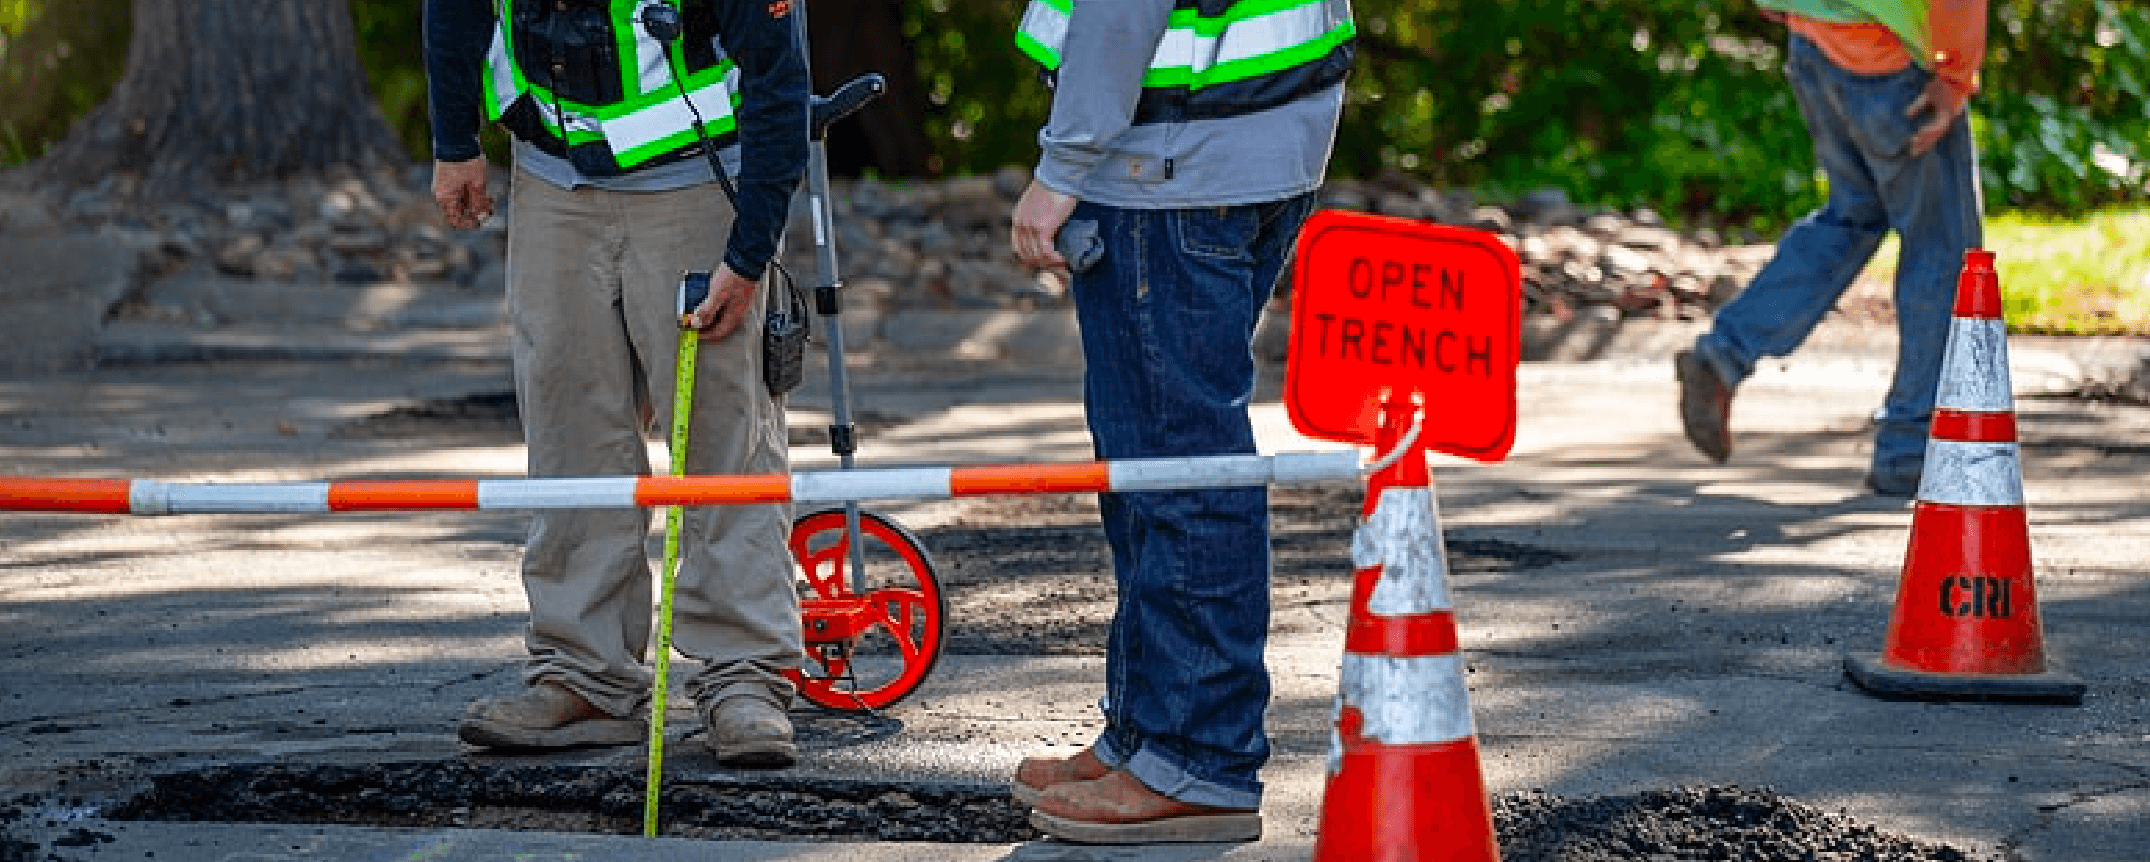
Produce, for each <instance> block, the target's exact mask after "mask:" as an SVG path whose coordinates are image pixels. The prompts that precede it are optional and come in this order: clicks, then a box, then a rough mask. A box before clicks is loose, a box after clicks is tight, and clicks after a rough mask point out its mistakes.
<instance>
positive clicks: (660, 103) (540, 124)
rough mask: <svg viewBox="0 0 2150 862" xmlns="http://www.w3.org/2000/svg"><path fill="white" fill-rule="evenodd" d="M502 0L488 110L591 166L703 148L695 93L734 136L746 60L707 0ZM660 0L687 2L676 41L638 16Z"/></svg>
mask: <svg viewBox="0 0 2150 862" xmlns="http://www.w3.org/2000/svg"><path fill="white" fill-rule="evenodd" d="M494 2H495V3H496V4H497V5H498V15H497V16H496V17H497V19H498V24H497V25H496V26H495V27H494V28H493V44H492V49H491V50H490V51H489V52H487V62H486V64H485V87H484V90H485V110H486V115H487V116H488V117H489V118H491V119H493V120H495V121H498V122H499V123H500V124H501V125H503V126H505V127H506V128H507V129H508V130H509V131H511V132H513V133H515V135H516V137H518V138H521V139H522V140H525V141H528V142H530V143H532V144H534V145H536V146H537V147H538V148H539V149H541V150H544V151H545V152H547V153H550V154H552V155H554V156H558V157H560V158H564V159H567V160H568V161H569V162H570V163H572V164H573V165H574V166H575V168H576V170H579V171H581V172H582V173H583V174H585V175H588V176H593V177H606V176H617V175H619V174H622V173H625V172H628V171H632V170H635V169H636V168H641V167H646V166H649V165H656V164H663V163H666V162H671V161H676V160H679V159H682V158H687V157H690V156H697V155H699V154H700V153H701V141H700V139H699V138H697V137H696V135H695V132H694V114H693V113H692V111H690V110H689V105H688V102H687V100H686V99H687V98H691V99H692V100H693V105H692V107H693V109H694V110H698V111H700V112H701V116H702V120H703V124H704V128H705V130H706V131H707V133H708V134H709V136H710V140H711V143H712V144H713V145H714V146H716V147H718V148H720V149H721V148H723V147H726V146H730V145H731V144H732V143H734V142H735V141H736V139H737V137H738V134H737V123H736V121H735V119H734V116H733V112H734V110H735V108H736V107H737V105H738V100H739V95H738V78H739V71H738V67H737V65H736V64H734V63H733V62H732V61H731V60H730V59H728V58H726V57H725V56H724V52H723V48H722V47H721V46H720V45H719V43H718V42H717V39H716V24H715V18H714V16H713V15H712V14H710V13H709V8H710V7H709V5H708V3H706V2H696V0H686V2H684V3H682V2H681V0H494ZM662 3H671V4H673V5H675V6H684V8H683V9H682V12H681V18H682V22H681V23H682V25H683V29H684V35H683V37H682V38H680V39H678V40H676V41H675V42H674V43H673V44H672V45H671V46H670V47H669V48H668V47H667V46H666V45H665V44H664V43H662V42H659V41H657V40H656V39H654V38H652V37H651V36H650V35H649V34H648V33H646V32H644V30H643V27H642V25H641V24H640V23H639V22H640V20H641V14H642V9H643V8H644V7H646V6H650V5H653V4H662ZM675 74H676V75H677V76H678V77H677V79H676V82H675V78H674V75H675ZM682 89H684V90H685V93H686V95H685V98H683V97H682V95H681V90H682Z"/></svg>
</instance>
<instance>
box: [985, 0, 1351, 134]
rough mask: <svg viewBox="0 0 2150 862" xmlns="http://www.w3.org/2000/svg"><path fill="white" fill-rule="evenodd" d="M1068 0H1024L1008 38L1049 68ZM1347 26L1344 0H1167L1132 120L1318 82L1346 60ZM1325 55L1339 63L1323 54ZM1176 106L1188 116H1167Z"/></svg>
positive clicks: (1222, 112)
mask: <svg viewBox="0 0 2150 862" xmlns="http://www.w3.org/2000/svg"><path fill="white" fill-rule="evenodd" d="M1076 2H1079V0H1031V2H1030V6H1029V8H1027V9H1025V10H1024V12H1023V22H1022V25H1021V26H1020V27H1019V28H1018V32H1017V34H1016V39H1015V41H1016V47H1017V48H1019V49H1020V50H1021V51H1022V52H1023V53H1024V54H1027V55H1029V56H1030V58H1031V59H1033V60H1036V61H1038V63H1039V64H1041V65H1043V66H1044V67H1045V68H1046V70H1047V71H1048V72H1057V71H1058V70H1059V68H1060V62H1061V54H1060V51H1061V45H1062V43H1063V42H1065V41H1066V39H1067V30H1068V21H1069V19H1070V18H1071V17H1073V15H1074V8H1075V6H1074V4H1075V3H1076ZM1356 33H1357V30H1356V29H1355V28H1354V26H1353V25H1352V21H1351V3H1350V0H1175V2H1174V3H1173V8H1172V17H1171V20H1170V23H1169V24H1167V26H1166V28H1165V32H1164V35H1163V36H1162V37H1160V38H1159V39H1158V41H1157V48H1156V51H1155V53H1153V54H1152V55H1151V57H1150V65H1149V70H1148V71H1147V72H1145V73H1144V74H1143V76H1142V87H1143V96H1142V100H1141V101H1142V106H1138V108H1137V110H1136V122H1137V123H1141V122H1145V120H1146V119H1147V120H1149V121H1169V120H1174V119H1189V118H1195V119H1198V118H1201V117H1205V116H1229V115H1232V114H1237V113H1249V112H1252V111H1258V110H1262V109H1264V108H1268V107H1273V106H1274V105H1276V104H1281V103H1282V102H1286V101H1290V100H1292V99H1296V98H1298V97H1300V96H1304V95H1308V94H1309V93H1312V92H1315V91H1319V90H1321V89H1325V88H1327V87H1328V86H1330V85H1332V84H1334V83H1335V82H1336V81H1337V80H1340V79H1341V77H1342V71H1343V68H1344V67H1348V66H1349V65H1350V64H1349V58H1350V56H1351V55H1350V52H1351V50H1352V37H1353V36H1354V35H1356ZM1333 58H1341V59H1342V61H1343V62H1341V63H1338V62H1328V63H1324V62H1322V61H1324V60H1332V59H1333ZM1317 67H1319V68H1322V69H1324V70H1325V71H1324V72H1323V73H1321V74H1320V75H1318V76H1310V75H1308V74H1307V73H1308V72H1309V71H1310V70H1312V69H1314V68H1317ZM1168 105H1177V106H1181V107H1182V110H1179V111H1173V110H1171V109H1169V108H1166V107H1164V106H1168ZM1185 109H1192V110H1193V111H1194V115H1193V116H1192V117H1185V116H1174V114H1175V113H1177V114H1185V113H1186V110H1185ZM1160 111H1162V113H1163V115H1161V116H1160V115H1157V114H1159V113H1160ZM1146 114H1148V115H1153V116H1148V117H1147V118H1146V117H1145V115H1146Z"/></svg>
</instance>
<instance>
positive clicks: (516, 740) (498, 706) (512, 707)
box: [456, 680, 649, 748]
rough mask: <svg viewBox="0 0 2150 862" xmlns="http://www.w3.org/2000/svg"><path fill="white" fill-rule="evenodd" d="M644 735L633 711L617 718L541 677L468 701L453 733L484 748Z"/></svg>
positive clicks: (627, 741) (606, 741) (618, 741)
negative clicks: (513, 690) (507, 693)
mask: <svg viewBox="0 0 2150 862" xmlns="http://www.w3.org/2000/svg"><path fill="white" fill-rule="evenodd" d="M648 734H649V728H648V726H647V725H645V724H643V720H642V718H641V717H639V716H630V717H627V718H620V717H618V716H614V715H610V714H607V713H606V712H604V711H603V710H600V709H598V708H597V707H595V706H592V705H591V704H590V702H589V701H587V700H584V699H583V698H582V695H579V694H576V693H575V692H573V691H572V690H569V689H568V687H567V686H564V685H561V684H560V683H557V682H553V681H550V680H547V681H545V682H540V683H538V684H536V685H533V686H530V687H529V688H526V689H523V691H522V693H520V694H517V695H515V696H513V697H505V698H492V699H487V700H480V701H478V702H476V703H472V704H471V705H470V708H469V709H467V710H465V711H464V713H463V722H462V724H461V725H459V726H458V727H457V728H456V736H458V737H460V738H462V740H463V741H464V742H467V743H470V744H471V745H479V746H484V747H487V748H580V747H583V746H594V745H632V744H634V743H636V742H640V741H642V740H643V738H644V737H646V736H647V735H648Z"/></svg>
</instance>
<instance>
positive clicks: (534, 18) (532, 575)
mask: <svg viewBox="0 0 2150 862" xmlns="http://www.w3.org/2000/svg"><path fill="white" fill-rule="evenodd" d="M648 8H651V7H650V6H649V5H648V4H645V3H644V2H641V0H544V2H536V0H510V2H504V3H503V2H495V0H427V2H426V4H425V59H426V73H427V78H428V81H429V84H430V88H431V97H432V104H431V113H432V121H433V154H434V174H433V195H434V197H435V199H436V200H437V201H438V203H439V204H440V208H441V212H442V213H443V215H445V216H446V218H447V221H448V223H449V224H450V225H452V226H454V227H458V228H471V227H476V226H477V225H478V223H479V222H480V221H481V220H483V219H484V218H486V217H487V216H489V215H490V214H491V212H492V198H491V196H490V194H489V193H488V192H487V190H486V175H487V173H488V168H487V165H486V160H485V158H484V156H483V154H482V151H481V150H480V148H479V144H478V131H479V127H480V125H481V124H482V123H483V122H484V121H485V120H487V119H491V120H495V121H498V122H499V123H500V124H501V125H502V126H504V127H505V128H506V129H507V130H508V131H509V132H510V133H512V134H513V136H514V140H515V143H514V163H515V179H514V189H513V195H512V197H511V200H510V205H511V211H510V213H509V216H510V218H509V237H508V307H509V312H510V315H511V317H512V319H513V324H514V329H515V343H514V348H513V358H514V364H515V389H516V400H517V404H518V406H519V407H520V409H521V413H522V420H523V436H524V440H525V442H526V443H527V444H528V446H529V462H530V463H529V472H530V475H531V476H532V477H575V476H622V475H643V474H647V473H648V472H649V471H650V466H649V457H648V450H647V448H646V443H645V434H646V431H647V430H648V425H649V421H648V417H650V416H651V415H657V416H670V415H671V412H672V406H671V390H672V385H671V384H672V379H673V368H672V362H673V358H674V357H675V356H677V344H678V342H677V339H679V338H681V337H683V336H682V334H681V331H680V322H679V317H678V315H677V312H676V311H675V304H676V301H677V300H676V298H675V294H676V291H677V288H678V285H679V280H680V274H681V273H682V272H684V271H686V270H700V269H714V270H715V273H714V276H713V279H712V282H711V287H710V296H709V299H708V301H706V302H704V303H703V304H702V305H701V306H700V307H699V308H696V309H694V310H692V312H691V318H692V324H693V325H694V326H695V327H696V328H697V329H699V330H700V331H701V334H700V336H699V337H700V338H701V339H702V340H703V342H704V344H703V345H702V346H701V348H700V351H701V352H700V358H699V362H698V367H699V369H700V378H699V380H698V381H697V389H698V394H697V397H696V398H695V399H694V405H693V406H694V410H693V413H694V415H693V418H692V420H691V422H692V428H693V433H692V434H690V435H689V447H688V448H689V451H688V453H687V459H686V465H687V468H688V469H689V470H690V471H691V472H694V473H704V474H706V473H752V474H770V473H781V472H785V471H786V470H787V469H788V467H789V465H788V449H787V443H786V440H785V434H784V428H783V405H782V404H781V403H778V401H777V400H776V399H773V398H771V397H770V395H769V394H768V392H767V391H766V390H765V389H764V388H763V384H762V375H761V346H760V345H761V339H760V337H759V327H760V326H761V321H762V313H761V301H762V300H761V297H762V295H763V291H761V290H760V289H759V287H758V284H757V282H758V280H759V279H760V277H761V275H762V271H763V268H764V267H765V266H766V265H768V262H769V259H770V258H771V257H772V256H773V255H774V254H775V251H776V245H777V238H778V235H779V234H780V233H781V232H782V231H783V226H784V223H785V219H786V215H787V213H788V212H789V207H790V201H791V196H792V192H793V190H794V189H796V188H797V185H798V180H799V177H800V176H801V175H802V174H803V173H804V172H805V166H806V160H807V126H806V123H807V103H808V98H809V94H810V91H809V89H808V87H809V85H808V83H807V76H806V65H805V61H804V59H803V58H802V57H801V55H800V45H799V39H798V37H797V36H796V35H795V33H794V28H793V22H792V19H791V17H790V15H789V12H788V10H789V6H788V4H782V3H779V4H775V5H771V4H769V3H767V2H765V0H701V2H688V3H685V4H684V5H683V7H682V8H681V9H680V10H679V12H680V17H679V18H677V19H673V20H671V21H669V22H666V21H655V22H645V21H643V20H641V19H640V16H641V14H642V13H643V12H646V11H647V10H648ZM667 11H669V10H667ZM503 15H505V16H506V17H504V18H503V17H501V16H503ZM666 24H670V25H671V26H672V27H676V28H678V30H680V31H683V35H682V34H681V32H673V31H672V30H671V29H670V28H667V27H666V26H665V25H666ZM660 31H662V32H660ZM674 38H677V39H678V43H677V46H676V48H673V47H669V46H668V43H670V42H671V41H672V40H673V39H674ZM729 76H736V77H735V78H734V77H729ZM733 81H736V86H737V88H738V89H737V92H736V93H734V92H732V91H731V86H732V83H731V82H733ZM697 111H698V112H699V113H700V114H701V116H702V117H703V118H704V119H705V120H706V121H707V123H706V125H707V128H708V129H709V132H710V134H712V135H713V136H714V139H713V142H712V145H714V146H717V147H719V155H720V157H721V158H722V159H723V160H724V161H725V162H726V163H727V167H726V171H727V173H730V174H733V175H735V176H736V177H737V178H738V182H737V190H738V200H737V203H738V209H737V211H736V212H734V210H733V207H732V204H731V203H730V202H729V201H728V200H727V198H726V196H725V195H724V194H723V193H722V192H723V189H722V187H721V186H720V185H719V184H718V183H716V182H714V181H713V180H715V179H716V176H715V174H714V172H713V171H712V169H711V166H710V163H709V159H708V158H707V154H706V153H705V152H704V151H703V148H702V147H703V145H702V144H701V143H698V142H697V138H696V135H695V133H694V132H695V128H694V125H693V118H694V113H695V112H697ZM720 241H721V244H720ZM790 520H791V516H790V511H789V507H787V506H783V505H760V506H703V507H696V508H690V509H688V510H687V513H686V517H685V523H684V525H683V529H682V534H681V547H682V548H683V549H684V550H683V552H682V557H681V559H680V563H679V572H678V578H677V587H676V593H675V600H674V608H675V617H674V643H675V644H676V645H677V646H678V648H679V650H680V652H682V653H684V654H685V655H687V656H689V657H691V658H694V659H698V660H699V661H700V662H701V663H702V667H701V669H700V670H699V671H698V672H696V673H695V674H693V675H692V676H690V677H689V678H688V680H687V683H686V685H687V690H688V693H689V694H690V695H691V696H692V697H693V698H694V700H695V703H696V706H697V712H698V713H699V714H700V715H701V716H702V718H703V720H704V721H705V722H706V723H707V725H708V727H707V732H706V736H705V739H706V740H707V742H708V744H709V745H710V747H711V748H712V749H713V751H714V753H715V755H716V758H717V760H718V761H719V762H720V763H724V764H727V765H736V766H758V767H781V766H788V765H790V764H791V763H792V762H793V761H794V759H795V758H796V756H797V754H796V748H795V746H794V743H793V740H792V726H791V721H790V718H789V717H788V716H787V715H786V712H785V711H786V709H787V708H788V707H789V706H790V702H791V698H792V696H793V693H794V691H793V686H792V683H791V682H790V680H789V679H788V678H787V677H786V676H785V674H786V672H787V671H790V670H793V669H795V668H797V667H798V665H799V662H800V661H801V658H802V655H803V637H802V634H801V631H800V617H799V605H798V597H797V595H796V594H795V593H794V591H793V588H792V574H791V558H790V555H789V552H788V551H787V550H786V546H785V539H786V536H787V534H788V532H789V529H790ZM648 530H649V517H648V513H647V512H646V511H643V510H634V509H588V510H548V511H545V512H543V513H541V514H538V515H536V516H534V518H533V519H532V522H531V528H530V538H529V543H528V545H527V547H526V548H525V549H524V553H523V561H522V574H523V587H524V590H525V591H526V592H527V593H528V596H529V600H530V626H529V629H528V630H527V633H526V636H525V642H526V644H527V645H528V648H529V651H530V658H529V661H528V664H527V665H526V667H525V669H524V672H523V678H524V682H525V683H526V685H527V687H526V688H525V689H524V690H523V691H522V692H521V693H519V694H517V695H515V696H513V697H508V698H505V699H500V700H484V701H479V702H477V703H474V704H472V705H471V707H470V710H469V711H468V712H467V713H466V714H465V716H464V718H463V721H462V725H461V727H460V728H459V734H460V736H461V737H462V739H463V740H464V741H465V742H468V743H471V744H473V745H480V746H499V747H516V748H558V747H566V746H579V745H627V744H632V743H636V742H640V741H643V739H644V738H645V737H646V733H647V731H646V730H645V727H646V725H645V722H646V720H647V715H648V710H649V706H650V702H651V692H650V686H651V673H650V671H649V670H648V669H647V668H646V667H645V665H644V661H645V660H646V654H647V653H648V651H649V645H650V640H651V639H650V629H651V616H652V614H651V595H652V589H651V573H650V567H649V561H648V554H647V552H646V549H645V546H644V540H645V538H646V536H647V533H648ZM659 702H661V700H660V701H659Z"/></svg>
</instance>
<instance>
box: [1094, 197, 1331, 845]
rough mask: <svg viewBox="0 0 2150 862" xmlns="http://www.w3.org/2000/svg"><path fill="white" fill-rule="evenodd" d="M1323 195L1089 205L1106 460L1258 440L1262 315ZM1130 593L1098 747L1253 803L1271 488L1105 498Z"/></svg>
mask: <svg viewBox="0 0 2150 862" xmlns="http://www.w3.org/2000/svg"><path fill="white" fill-rule="evenodd" d="M1312 209H1313V197H1312V195H1302V196H1299V197H1294V198H1290V199H1286V200H1283V201H1277V202H1273V203H1262V204H1248V205H1241V206H1226V207H1205V208H1201V209H1184V210H1132V209H1119V208H1114V207H1105V206H1099V205H1095V204H1089V203H1085V204H1081V205H1080V206H1078V207H1077V208H1076V210H1075V213H1074V216H1073V218H1074V219H1076V220H1092V221H1096V222H1097V223H1098V228H1099V233H1100V234H1101V236H1102V238H1103V240H1104V244H1105V254H1104V257H1103V259H1102V260H1101V261H1100V262H1099V263H1098V264H1097V265H1096V266H1095V267H1094V268H1092V269H1090V270H1089V271H1087V272H1084V273H1081V274H1078V275H1077V276H1076V277H1075V285H1074V294H1075V307H1076V312H1077V315H1078V318H1079V319H1080V321H1081V323H1082V344H1083V358H1084V364H1085V366H1086V369H1085V375H1084V384H1083V395H1084V402H1085V407H1086V410H1087V413H1088V417H1089V424H1090V438H1091V441H1092V444H1093V445H1094V447H1095V448H1096V451H1097V456H1098V457H1100V458H1106V459H1124V458H1157V457H1175V456H1193V455H1237V454H1251V453H1253V452H1254V451H1255V447H1254V429H1253V425H1252V423H1251V422H1250V421H1249V420H1248V416H1247V404H1248V402H1249V401H1250V400H1251V399H1252V398H1253V394H1254V374H1255V367H1254V357H1253V350H1252V342H1253V338H1254V326H1255V323H1256V321H1257V320H1258V319H1259V317H1260V315H1261V311H1262V306H1263V305H1264V304H1266V303H1267V302H1268V300H1269V296H1270V293H1271V290H1272V289H1273V288H1274V286H1275V285H1276V282H1277V279H1278V277H1279V276H1280V275H1281V274H1282V272H1283V269H1284V264H1285V261H1286V260H1287V259H1288V258H1289V257H1290V253H1291V249H1292V244H1293V242H1294V240H1295V239H1296V238H1297V236H1298V233H1299V226H1300V224H1301V223H1302V222H1304V221H1305V220H1306V217H1307V214H1308V213H1309V212H1311V211H1312ZM1099 502H1100V509H1101V514H1102V518H1103V521H1104V527H1105V535H1106V538H1107V540H1108V541H1110V543H1111V545H1112V563H1113V573H1114V576H1115V579H1116V582H1117V584H1118V586H1119V603H1118V606H1117V608H1116V611H1115V613H1114V615H1113V620H1112V629H1111V633H1110V635H1109V636H1108V640H1107V643H1106V653H1105V677H1106V679H1105V698H1104V701H1103V703H1102V707H1103V710H1104V713H1105V730H1104V731H1103V733H1101V734H1100V735H1099V737H1098V740H1097V743H1096V745H1095V746H1094V747H1093V748H1094V751H1095V752H1096V754H1097V756H1098V758H1099V759H1100V760H1102V761H1104V762H1105V763H1106V764H1107V765H1110V766H1114V767H1119V768H1125V769H1127V770H1128V771H1129V772H1130V773H1132V774H1133V775H1134V777H1135V778H1137V779H1139V780H1140V781H1141V782H1142V783H1143V784H1144V785H1146V786H1148V787H1150V788H1151V789H1153V790H1156V791H1158V792H1160V793H1163V794H1165V795H1166V796H1170V797H1173V798H1175V799H1179V800H1181V801H1185V802H1191V803H1196V804H1200V805H1215V806H1221V807H1230V808H1254V807H1257V806H1258V805H1259V804H1260V802H1261V792H1262V785H1261V781H1260V779H1259V778H1258V776H1257V773H1258V772H1259V771H1260V770H1261V767H1262V764H1263V763H1265V762H1267V761H1268V759H1269V738H1268V735H1267V733H1266V732H1265V730H1264V729H1263V726H1262V721H1263V714H1264V712H1265V710H1266V709H1267V708H1268V705H1269V673H1268V668H1267V666H1266V665H1265V664H1264V663H1263V659H1262V650H1263V647H1264V644H1265V643H1266V642H1267V640H1268V633H1269V493H1268V489H1266V488H1260V487H1254V488H1214V489H1205V490H1193V491H1164V492H1140V493H1111V494H1104V495H1101V497H1100V500H1099Z"/></svg>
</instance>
